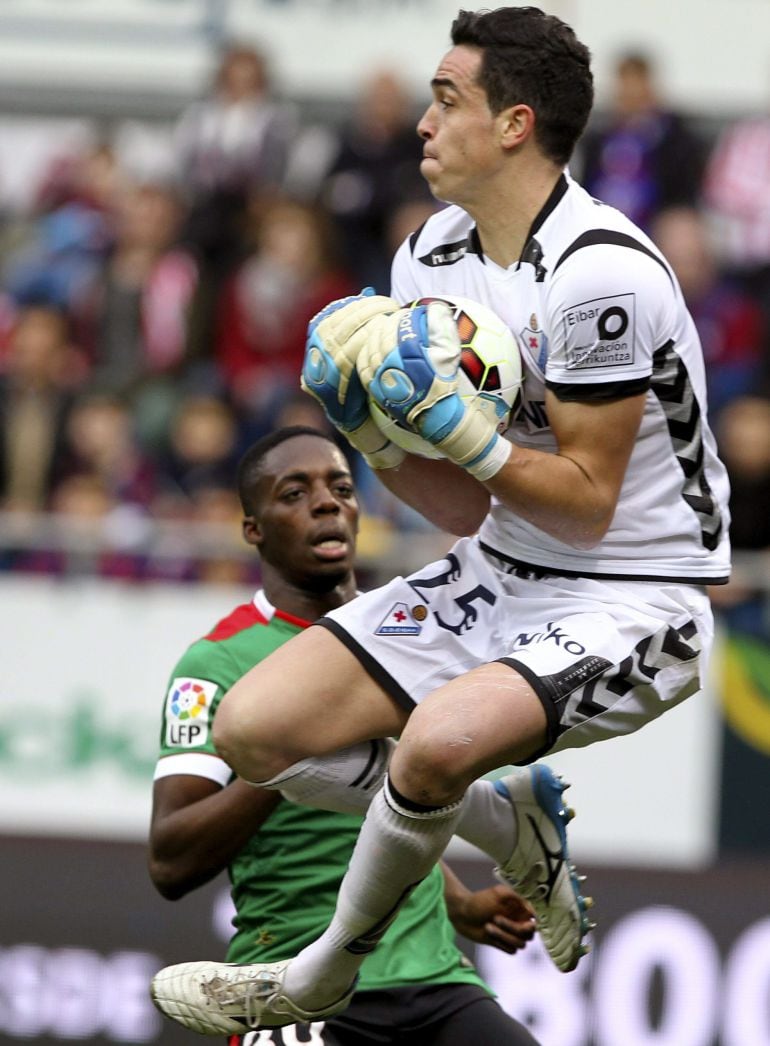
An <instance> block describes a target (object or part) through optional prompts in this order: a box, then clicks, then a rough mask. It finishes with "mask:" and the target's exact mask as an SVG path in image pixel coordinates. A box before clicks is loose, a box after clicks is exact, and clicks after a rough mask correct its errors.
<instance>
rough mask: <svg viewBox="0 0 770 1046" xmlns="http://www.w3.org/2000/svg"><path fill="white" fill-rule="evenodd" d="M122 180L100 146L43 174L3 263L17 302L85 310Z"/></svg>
mask: <svg viewBox="0 0 770 1046" xmlns="http://www.w3.org/2000/svg"><path fill="white" fill-rule="evenodd" d="M120 178H121V176H120V172H119V170H118V168H117V164H116V162H115V159H114V156H113V154H112V151H111V150H110V149H109V147H108V146H106V145H101V144H100V145H95V146H93V147H91V148H89V149H87V150H85V151H84V152H83V153H81V154H78V155H76V156H67V157H66V158H62V159H59V160H57V162H56V163H55V164H54V165H53V167H52V169H51V170H50V171H48V172H47V173H46V174H45V175H44V178H43V184H42V186H41V188H40V190H39V192H38V195H37V200H36V203H35V207H34V211H33V213H32V214H31V215H29V216H28V217H27V219H26V221H25V223H24V225H25V228H24V230H23V231H22V232H21V233H19V232H17V242H16V243H15V245H13V246H11V247H9V249H8V251H7V254H6V257H5V259H4V261H3V274H2V275H3V284H4V287H5V290H6V291H7V292H8V293H9V294H10V296H11V297H12V299H13V300H14V301H15V302H16V303H17V304H19V305H30V304H41V303H42V304H45V305H50V306H52V307H54V308H58V309H61V310H63V311H65V312H67V313H69V314H73V313H74V312H76V311H77V310H78V309H79V308H80V307H81V305H82V303H83V301H84V299H85V297H86V296H87V294H88V292H89V289H90V286H91V283H92V281H93V279H94V278H95V277H96V275H97V274H98V272H99V270H100V268H101V266H102V264H103V262H104V258H105V256H106V254H107V251H108V249H109V247H110V244H111V242H112V235H113V225H112V207H113V204H114V199H115V193H116V191H117V189H118V186H119V184H120Z"/></svg>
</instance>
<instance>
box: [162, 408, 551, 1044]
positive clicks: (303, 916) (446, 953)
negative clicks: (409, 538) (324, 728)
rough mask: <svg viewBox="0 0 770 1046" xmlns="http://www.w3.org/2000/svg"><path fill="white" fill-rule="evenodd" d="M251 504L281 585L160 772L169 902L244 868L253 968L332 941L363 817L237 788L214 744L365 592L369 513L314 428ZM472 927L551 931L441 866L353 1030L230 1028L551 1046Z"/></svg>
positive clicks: (240, 948)
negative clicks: (254, 686) (289, 645)
mask: <svg viewBox="0 0 770 1046" xmlns="http://www.w3.org/2000/svg"><path fill="white" fill-rule="evenodd" d="M238 488H239V495H240V499H241V503H242V506H243V510H244V521H243V533H244V537H245V539H246V541H247V542H248V543H249V544H251V545H253V546H254V547H255V548H256V549H257V550H258V552H259V554H260V558H261V570H262V585H263V587H262V588H261V589H260V590H259V591H258V592H257V593H256V595H255V596H254V599H253V600H252V601H251V602H250V603H246V604H244V605H243V606H240V607H237V608H236V609H235V610H233V611H232V613H231V614H229V615H228V616H227V617H226V618H224V620H222V621H220V622H219V624H218V625H216V626H215V627H214V628H213V630H212V631H211V632H210V633H209V634H208V635H207V636H205V637H204V638H203V639H200V640H198V641H197V642H195V643H193V644H192V646H190V647H189V649H188V650H187V652H186V653H185V654H184V655H183V656H182V658H181V659H180V660H179V662H178V663H177V665H176V667H175V669H174V671H173V673H172V678H171V682H170V685H169V688H168V694H167V697H166V701H165V708H164V716H163V725H162V731H161V742H160V746H161V750H160V758H159V760H158V764H157V769H156V772H155V785H154V793H153V810H152V823H151V830H150V875H151V877H152V880H153V882H154V883H155V885H156V887H157V888H158V890H159V891H160V892H161V894H163V896H164V897H167V898H169V899H176V898H178V897H181V896H183V895H184V894H185V893H187V892H188V891H190V890H192V889H194V888H195V887H197V886H200V885H202V884H203V883H205V882H207V881H208V880H210V879H212V878H213V877H214V876H215V875H217V874H218V873H219V872H221V871H222V870H223V869H225V868H227V869H228V871H229V874H230V879H231V882H232V896H233V901H234V903H235V908H236V913H237V914H236V918H235V920H234V926H235V933H234V935H233V937H232V939H231V941H230V944H229V948H228V952H227V960H228V962H230V963H233V964H248V963H254V962H264V961H273V960H282V959H288V958H289V957H290V956H291V955H294V954H295V953H296V952H297V950H298V949H300V948H303V947H304V946H305V945H306V944H308V943H309V942H310V941H312V940H313V939H314V938H315V937H317V935H318V934H319V932H320V931H321V930H322V929H323V928H324V927H325V926H326V924H327V923H328V921H329V919H330V918H331V915H332V913H333V911H334V906H335V902H336V897H337V891H338V888H339V885H340V882H341V880H342V877H343V875H344V872H345V869H346V867H347V863H348V860H349V858H350V854H351V852H352V849H353V845H354V843H355V840H356V837H357V834H358V830H359V827H360V824H361V816H360V813H331V812H328V811H326V810H322V809H313V808H312V800H313V796H312V794H311V793H312V788H310V789H309V791H308V795H307V796H306V802H307V803H308V804H309V805H302V806H300V805H297V804H296V803H293V802H288V801H286V800H284V799H282V797H281V795H280V794H279V793H278V792H275V791H267V790H264V789H260V788H255V787H253V786H251V785H248V784H246V783H244V782H243V781H241V780H239V779H237V778H234V775H233V774H232V771H231V770H230V768H229V767H228V766H227V764H226V763H225V762H223V760H222V759H221V758H220V757H219V756H218V755H217V752H216V749H215V748H214V745H213V743H212V738H211V727H212V722H213V719H214V716H215V714H216V710H217V706H218V703H219V701H220V699H221V697H222V695H223V694H224V693H225V691H226V690H227V689H228V688H229V687H231V686H232V685H233V683H234V682H235V681H236V680H237V679H238V678H240V676H242V675H243V674H244V673H245V672H246V671H247V670H248V669H250V668H251V667H252V666H253V665H255V664H257V663H258V662H259V661H260V660H261V659H262V658H264V657H266V656H267V655H268V654H269V653H270V652H271V651H272V650H274V649H276V648H277V647H279V646H281V645H282V644H283V643H285V642H286V641H287V640H288V639H289V638H290V637H291V636H294V635H296V634H297V633H298V632H300V631H301V630H302V629H303V628H305V627H306V626H307V625H309V624H310V623H311V622H312V621H314V620H315V619H316V618H318V617H319V616H320V615H322V614H323V613H325V612H326V611H328V610H330V609H333V608H335V607H338V606H341V605H342V604H343V603H346V602H347V601H348V600H350V599H352V598H353V596H354V595H355V594H356V581H355V575H354V554H355V544H356V533H357V529H358V503H357V500H356V493H355V490H354V487H353V483H352V480H351V476H350V472H349V470H348V467H347V464H346V461H345V458H344V456H343V454H342V453H341V452H340V450H339V449H338V447H337V446H336V444H335V443H334V442H332V441H331V440H330V439H329V438H327V437H326V436H324V435H323V434H322V433H320V432H316V431H315V430H313V429H309V428H304V427H293V428H286V429H281V430H279V431H277V432H275V433H272V434H271V435H269V436H266V437H264V438H263V439H261V440H260V441H258V442H257V443H256V444H254V445H253V446H252V447H251V448H250V450H249V451H247V453H246V454H245V455H244V457H243V459H242V461H241V464H240V468H239V473H238ZM319 670H320V671H322V670H323V669H322V666H319ZM334 713H335V710H334V708H330V709H329V714H330V715H332V716H333V715H334ZM370 744H371V761H370V765H369V769H368V772H367V773H366V774H365V775H361V776H362V779H361V780H353V781H351V793H355V794H352V797H351V801H350V809H351V811H360V810H361V808H362V805H364V803H365V800H362V793H374V792H375V791H376V790H377V788H378V787H379V786H380V785H381V782H382V777H383V774H384V771H385V768H386V765H387V760H388V756H389V753H390V748H391V746H392V742H389V741H372V742H371V743H370ZM339 758H340V761H344V759H345V753H344V752H342V753H340V756H339ZM450 917H451V922H450ZM453 924H454V925H453ZM456 929H457V930H459V931H460V932H461V933H463V934H464V935H465V936H466V937H468V938H470V939H472V940H475V941H477V942H484V943H487V944H491V945H494V946H496V947H498V948H501V949H503V950H504V951H507V952H514V951H516V950H517V949H518V948H521V947H523V946H524V945H525V944H526V941H527V940H528V939H530V938H531V937H532V934H533V929H534V921H533V917H532V911H531V909H530V908H529V907H528V906H527V904H526V902H524V901H522V900H521V899H520V898H519V897H518V895H517V894H515V893H514V892H513V891H511V890H510V889H509V888H508V887H505V886H494V887H490V888H488V889H486V890H480V891H477V892H475V893H474V892H471V891H469V890H468V889H466V888H465V887H464V886H463V885H462V884H461V883H460V882H459V880H457V878H456V877H455V876H454V875H453V874H452V873H451V871H450V870H449V869H447V868H446V867H442V868H441V869H439V868H438V867H436V868H434V869H433V871H432V872H431V874H430V875H428V876H427V878H426V879H425V880H424V881H423V882H421V883H420V884H419V885H418V886H417V888H416V889H415V890H414V892H413V894H412V895H411V897H410V898H409V900H408V901H407V902H406V904H405V905H404V907H403V908H402V910H401V912H400V914H399V915H398V917H397V919H396V920H395V922H394V923H393V924H392V926H391V927H390V928H389V930H388V932H387V933H386V935H385V937H384V938H383V940H382V943H381V945H380V946H379V947H378V948H377V950H376V951H375V952H374V953H373V954H372V955H370V956H369V957H368V958H367V959H366V961H365V962H364V965H363V967H362V971H361V976H360V980H359V982H358V990H357V992H356V994H355V995H354V997H353V1001H352V1003H351V1004H350V1006H349V1007H348V1008H347V1009H346V1010H345V1012H344V1013H343V1014H341V1015H339V1016H336V1017H333V1018H331V1019H330V1020H328V1021H326V1022H325V1023H324V1022H322V1021H317V1022H314V1023H313V1024H312V1025H309V1026H306V1027H305V1029H304V1030H303V1031H301V1032H293V1031H292V1030H291V1029H283V1031H282V1030H281V1029H278V1028H276V1029H272V1030H270V1029H263V1030H262V1031H250V1030H249V1022H248V1018H245V1019H241V1018H237V1017H235V1018H230V1017H223V1018H222V1019H221V1021H220V1026H219V1028H218V1030H219V1031H221V1032H222V1035H223V1037H224V1036H225V1035H228V1034H229V1035H230V1043H231V1044H232V1046H236V1044H243V1046H252V1044H253V1046H256V1044H257V1043H259V1044H260V1046H261V1044H270V1043H275V1044H284V1046H287V1044H288V1043H290V1042H297V1041H302V1042H312V1043H323V1044H328V1046H367V1044H374V1043H378V1044H380V1046H382V1044H388V1043H392V1044H403V1046H409V1044H411V1046H463V1044H466V1043H471V1042H486V1043H494V1044H495V1046H536V1044H535V1040H534V1039H533V1038H532V1036H531V1035H530V1033H529V1032H528V1031H527V1030H526V1029H525V1028H524V1027H523V1026H522V1025H520V1024H518V1023H517V1022H516V1021H515V1020H513V1019H512V1018H511V1017H509V1016H508V1015H507V1014H506V1013H505V1012H504V1011H503V1010H502V1009H501V1008H500V1006H499V1005H498V1004H497V1002H495V1001H494V999H493V998H492V996H491V994H490V992H489V989H488V988H486V986H485V985H484V983H483V981H482V980H481V979H480V977H479V976H478V974H477V973H476V971H475V970H474V969H473V967H472V966H471V964H470V963H469V962H468V960H467V959H466V958H465V957H464V956H463V954H462V952H461V951H460V950H459V949H458V948H457V946H456V944H455V941H454V937H455V930H456ZM228 971H229V972H228V977H227V979H225V978H220V979H219V981H217V982H214V983H212V984H210V985H208V986H207V988H208V990H209V991H211V992H212V993H213V994H217V993H219V994H221V993H225V994H227V993H228V992H234V993H236V994H237V992H238V990H239V988H238V966H237V965H234V966H232V967H229V968H228ZM298 1036H300V1037H299V1038H298Z"/></svg>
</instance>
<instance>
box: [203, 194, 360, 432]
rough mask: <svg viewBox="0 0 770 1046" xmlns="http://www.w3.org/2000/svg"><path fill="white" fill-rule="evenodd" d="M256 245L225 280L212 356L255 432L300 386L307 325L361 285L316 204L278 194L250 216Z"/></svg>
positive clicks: (269, 423)
mask: <svg viewBox="0 0 770 1046" xmlns="http://www.w3.org/2000/svg"><path fill="white" fill-rule="evenodd" d="M252 226H253V234H252V235H253V250H252V253H251V254H250V255H249V256H248V257H247V258H246V259H245V261H244V262H243V263H242V264H241V265H240V266H239V267H238V269H237V270H236V271H235V272H234V274H233V275H232V276H231V278H230V279H229V281H228V283H227V284H226V286H225V288H224V292H223V296H222V300H221V302H220V307H219V313H218V323H217V332H216V340H215V350H214V351H215V357H216V361H217V364H218V367H219V369H220V373H221V374H222V376H223V378H224V380H225V383H226V386H227V389H228V390H229V392H230V393H231V394H232V396H233V397H234V399H235V401H236V402H237V403H238V404H239V405H242V406H243V407H245V408H247V409H248V413H249V415H250V419H251V427H252V429H253V431H254V435H255V436H256V435H259V434H263V433H264V432H266V431H267V430H268V429H269V428H271V427H272V425H273V424H274V418H275V413H276V410H278V409H279V407H280V406H281V404H282V402H283V401H284V400H285V399H286V398H287V397H289V396H293V395H294V394H295V393H296V392H297V390H298V389H299V376H300V370H301V367H302V359H303V356H304V353H305V340H306V337H307V325H308V321H309V320H310V319H311V317H312V316H313V315H314V314H315V313H316V312H318V311H319V309H322V308H324V306H325V305H327V304H328V302H329V301H332V300H333V299H335V298H341V297H342V296H343V295H346V294H352V293H355V292H356V291H357V290H359V289H360V288H359V287H358V286H357V285H354V283H353V282H352V280H351V278H350V277H349V276H348V275H347V273H346V272H344V271H343V270H342V268H341V267H340V266H339V264H338V262H337V259H336V256H335V245H334V242H333V237H332V233H331V230H330V228H329V223H328V220H327V218H326V216H325V215H324V213H323V212H322V211H321V210H320V209H319V208H318V207H315V206H312V205H309V204H303V203H298V202H294V201H292V200H287V199H282V200H277V201H274V202H272V203H271V204H269V205H268V207H267V208H266V209H265V210H264V211H262V210H261V209H260V210H257V211H256V212H255V215H254V217H253V219H252Z"/></svg>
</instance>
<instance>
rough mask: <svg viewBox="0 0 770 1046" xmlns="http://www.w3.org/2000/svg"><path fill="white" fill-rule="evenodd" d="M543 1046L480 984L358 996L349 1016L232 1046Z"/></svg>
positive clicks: (256, 1035) (241, 1039)
mask: <svg viewBox="0 0 770 1046" xmlns="http://www.w3.org/2000/svg"><path fill="white" fill-rule="evenodd" d="M298 1043H302V1044H307V1046H311V1044H318V1046H320V1044H322V1046H477V1044H478V1043H489V1044H494V1046H538V1043H537V1040H536V1039H534V1038H533V1037H532V1035H531V1034H530V1033H529V1032H528V1031H527V1029H526V1028H525V1027H524V1025H522V1024H519V1022H518V1021H515V1020H514V1019H513V1017H509V1016H508V1014H507V1013H506V1012H505V1011H504V1010H503V1009H502V1008H501V1007H500V1006H499V1005H498V1003H497V1002H495V1000H494V999H493V998H492V997H491V996H490V995H488V994H487V992H485V991H484V990H483V989H482V988H480V987H478V986H477V985H475V984H431V985H426V986H424V987H413V988H391V989H388V990H384V991H362V992H357V993H356V994H355V996H354V997H353V1001H352V1002H351V1004H350V1006H348V1008H347V1009H346V1010H345V1012H344V1013H340V1014H339V1015H338V1016H336V1017H332V1018H330V1019H329V1020H328V1021H326V1022H325V1023H324V1022H320V1021H319V1022H318V1023H315V1024H312V1025H307V1024H295V1025H292V1027H291V1028H290V1029H289V1028H287V1029H281V1028H275V1029H273V1030H272V1031H271V1032H268V1030H267V1029H264V1030H262V1031H257V1032H251V1033H249V1034H247V1035H241V1036H238V1035H234V1036H233V1037H232V1038H231V1039H230V1040H229V1046H268V1044H272V1046H297V1044H298Z"/></svg>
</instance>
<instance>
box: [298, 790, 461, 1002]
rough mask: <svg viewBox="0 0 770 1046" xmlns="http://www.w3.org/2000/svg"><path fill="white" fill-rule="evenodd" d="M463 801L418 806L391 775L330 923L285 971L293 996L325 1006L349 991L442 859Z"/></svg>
mask: <svg viewBox="0 0 770 1046" xmlns="http://www.w3.org/2000/svg"><path fill="white" fill-rule="evenodd" d="M460 806H461V801H459V802H457V803H453V804H451V805H450V806H441V807H419V806H417V805H416V804H413V803H410V802H409V801H408V800H405V799H404V798H403V797H402V796H399V795H398V793H396V792H395V790H394V789H393V787H392V786H391V785H390V784H389V782H388V779H387V778H386V780H385V785H384V787H383V788H382V789H381V790H380V791H379V792H378V793H377V795H376V796H375V797H374V799H373V800H372V803H371V806H370V807H369V812H368V813H367V815H366V820H365V821H364V823H363V826H362V828H361V831H360V833H359V836H358V841H357V842H356V846H355V849H354V851H353V856H352V857H351V859H350V864H349V865H348V870H347V872H346V874H345V878H344V879H343V881H342V886H341V887H340V890H339V894H338V897H337V910H336V912H335V914H334V917H333V919H332V921H331V923H330V924H329V927H328V929H327V930H326V931H325V932H324V933H323V934H322V935H321V937H319V938H318V939H317V940H316V941H314V942H313V943H312V944H311V945H309V946H308V947H307V948H304V949H303V950H302V951H301V952H300V953H299V955H298V956H297V958H296V959H294V960H293V961H292V962H291V963H290V965H289V968H288V970H287V972H286V979H285V987H286V991H287V993H288V995H289V996H290V997H291V998H292V999H295V1000H296V1001H297V1002H298V1003H299V1004H300V1005H301V1006H304V1007H305V1008H307V1009H318V1008H320V1007H322V1006H325V1005H328V1004H329V1003H330V1002H331V1001H333V1000H334V999H336V998H338V997H339V996H341V995H342V994H344V992H345V991H346V989H347V988H348V987H349V985H350V984H351V982H352V980H353V978H354V977H355V975H356V973H357V972H358V969H359V967H360V966H361V963H362V962H363V961H364V959H365V958H366V956H367V955H368V954H369V953H370V952H371V951H372V950H373V949H374V947H375V945H376V943H377V941H378V940H379V939H380V937H381V936H382V934H383V933H384V932H385V930H386V929H387V927H388V926H389V925H390V923H391V922H392V920H393V919H394V918H395V916H396V914H397V912H398V910H399V908H400V906H401V904H402V903H403V902H404V901H405V900H406V898H407V897H408V896H409V893H410V892H411V890H412V889H413V888H414V887H415V886H417V885H418V883H420V882H421V881H422V879H424V878H425V876H426V875H427V874H428V872H429V871H430V870H431V868H432V867H433V865H434V864H435V863H436V862H437V861H438V860H439V859H440V857H441V855H442V853H443V852H444V849H445V848H446V845H447V843H448V842H449V839H450V838H451V836H452V833H453V832H454V828H455V823H456V821H457V819H458V817H459V816H460Z"/></svg>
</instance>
